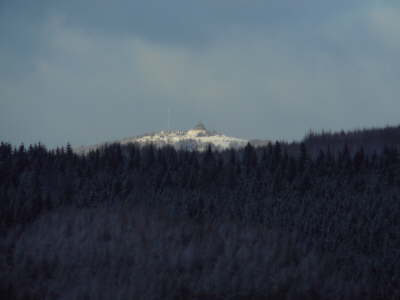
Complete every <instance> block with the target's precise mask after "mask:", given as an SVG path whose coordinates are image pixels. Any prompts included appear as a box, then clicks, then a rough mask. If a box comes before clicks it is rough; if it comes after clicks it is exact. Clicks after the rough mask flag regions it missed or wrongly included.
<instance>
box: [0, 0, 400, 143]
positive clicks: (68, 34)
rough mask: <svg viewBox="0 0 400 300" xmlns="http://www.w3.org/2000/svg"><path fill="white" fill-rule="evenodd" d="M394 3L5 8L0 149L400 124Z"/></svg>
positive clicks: (3, 1) (6, 2)
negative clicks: (208, 132) (197, 132)
mask: <svg viewBox="0 0 400 300" xmlns="http://www.w3.org/2000/svg"><path fill="white" fill-rule="evenodd" d="M399 32H400V1H398V0H396V1H390V0H388V1H384V0H380V1H377V0H362V1H361V0H360V1H357V0H336V1H328V0H303V1H293V0H268V1H267V0H264V1H261V0H202V1H188V0H168V1H165V0H146V1H137V0H129V1H128V0H113V1H106V0H93V1H90V0H87V1H83V0H69V1H57V0H41V1H34V0H24V1H23V0H0V141H5V142H10V143H12V144H15V145H18V144H20V143H25V144H30V143H36V142H41V143H43V144H45V145H47V146H49V147H54V146H58V145H65V144H66V143H67V142H69V143H71V144H72V145H73V146H79V145H89V144H95V143H99V142H103V141H110V140H115V139H119V138H123V137H130V136H135V135H139V134H143V133H146V132H154V131H158V130H161V129H167V126H168V110H169V109H170V110H171V126H172V128H173V129H189V128H191V127H193V126H194V125H195V124H196V123H197V122H198V121H202V122H203V123H205V125H206V126H207V127H208V128H209V129H213V130H217V131H220V132H223V133H225V134H228V135H232V136H237V137H241V138H249V139H250V138H260V139H268V140H275V139H281V140H287V141H291V140H298V139H301V138H302V137H303V136H304V135H305V133H307V132H308V131H309V130H311V129H313V130H316V131H318V130H322V129H324V130H341V129H345V130H346V129H355V128H364V127H375V126H385V125H397V124H399V123H400V122H399V119H400V97H399V95H400V81H399V79H400V34H399Z"/></svg>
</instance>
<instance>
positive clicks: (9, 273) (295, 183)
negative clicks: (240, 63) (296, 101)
mask: <svg viewBox="0 0 400 300" xmlns="http://www.w3.org/2000/svg"><path fill="white" fill-rule="evenodd" d="M399 216H400V127H386V128H381V129H379V128H376V129H364V130H356V131H351V132H338V133H332V132H320V133H315V132H310V133H309V134H308V135H307V136H306V137H305V138H304V139H303V140H302V141H301V142H292V143H288V142H284V141H276V142H273V143H272V142H271V143H269V144H268V145H267V146H261V147H255V146H253V145H251V144H248V145H247V146H246V147H245V148H243V149H240V150H234V149H230V150H224V151H216V150H214V149H213V148H212V147H211V146H210V147H208V149H207V150H206V151H204V152H197V151H185V150H176V149H175V148H173V147H170V146H165V147H162V148H157V147H155V146H152V145H147V146H140V145H137V144H129V145H124V146H121V145H119V144H111V145H106V146H104V147H103V148H101V149H97V150H94V151H91V152H90V153H88V154H87V155H78V154H76V153H75V152H74V150H73V148H72V147H71V145H69V144H68V145H66V146H65V147H61V148H56V149H46V147H45V146H43V145H41V144H36V145H30V146H24V145H20V146H13V145H11V144H8V143H1V145H0V298H1V299H11V300H12V299H23V300H29V299H32V300H36V299H77V300H78V299H79V300H80V299H82V300H88V299H99V300H102V299H115V300H116V299H121V300H122V299H146V300H151V299H181V300H184V299H188V300H190V299H196V300H197V299H198V300H200V299H204V300H213V299H215V300H217V299H234V300H239V299H241V300H244V299H258V300H261V299H273V300H275V299H332V300H333V299H335V300H336V299H371V300H372V299H393V300H394V299H400V284H399V283H400V218H399Z"/></svg>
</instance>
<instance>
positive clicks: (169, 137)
mask: <svg viewBox="0 0 400 300" xmlns="http://www.w3.org/2000/svg"><path fill="white" fill-rule="evenodd" d="M248 142H249V141H248V140H245V139H240V138H236V137H230V136H226V135H224V134H220V133H216V132H211V131H208V130H207V129H206V128H205V126H204V125H203V124H201V123H200V124H198V125H196V126H195V127H194V128H193V129H189V130H176V131H164V130H162V131H160V132H157V133H152V134H147V135H142V136H137V137H132V138H125V139H122V140H118V141H114V143H120V144H122V145H125V144H129V143H136V144H139V145H148V144H153V145H155V146H156V147H162V146H165V145H171V146H173V147H175V148H177V149H187V150H199V151H204V150H205V149H207V147H208V145H211V147H213V148H214V149H217V150H224V149H228V148H241V147H244V146H246V144H247V143H248ZM105 144H106V143H103V144H98V145H93V146H84V147H80V148H76V152H78V153H87V152H89V151H90V150H95V149H97V148H99V147H101V146H103V145H105Z"/></svg>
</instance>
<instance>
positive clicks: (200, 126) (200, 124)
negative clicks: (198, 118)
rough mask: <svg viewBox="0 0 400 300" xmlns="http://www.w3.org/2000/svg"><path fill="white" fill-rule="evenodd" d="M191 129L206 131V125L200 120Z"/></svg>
mask: <svg viewBox="0 0 400 300" xmlns="http://www.w3.org/2000/svg"><path fill="white" fill-rule="evenodd" d="M193 129H194V130H202V131H207V129H206V126H205V125H204V124H203V123H202V122H199V123H197V125H196V126H195V127H194V128H193Z"/></svg>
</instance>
